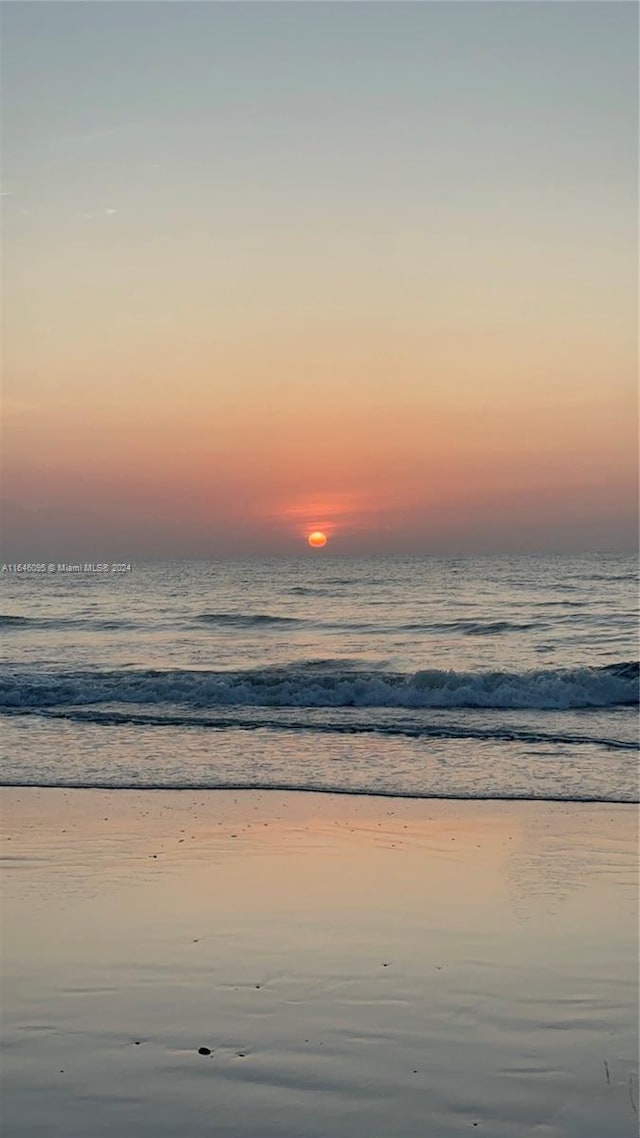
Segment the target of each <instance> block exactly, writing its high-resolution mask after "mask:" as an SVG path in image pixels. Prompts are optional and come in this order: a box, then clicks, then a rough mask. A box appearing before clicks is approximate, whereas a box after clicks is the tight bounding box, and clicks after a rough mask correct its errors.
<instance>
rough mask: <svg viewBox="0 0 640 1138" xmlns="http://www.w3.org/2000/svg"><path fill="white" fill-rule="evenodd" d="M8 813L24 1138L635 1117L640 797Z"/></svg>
mask: <svg viewBox="0 0 640 1138" xmlns="http://www.w3.org/2000/svg"><path fill="white" fill-rule="evenodd" d="M3 805H4V809H3V815H4V820H5V822H6V824H7V833H6V835H5V838H4V840H3V851H2V852H3V853H4V854H5V861H4V864H5V866H6V867H7V869H9V870H10V872H8V873H7V874H6V875H5V900H4V912H5V951H4V957H5V971H6V975H7V978H8V983H7V986H6V987H7V998H6V1000H5V1022H6V1027H7V1029H8V1030H7V1040H8V1042H7V1052H6V1054H7V1064H6V1069H7V1076H8V1078H9V1080H10V1082H11V1090H10V1091H8V1092H7V1096H6V1103H7V1113H8V1120H9V1123H10V1130H11V1133H12V1134H15V1135H16V1136H18V1138H22V1136H24V1138H26V1136H27V1135H29V1136H30V1138H31V1136H32V1135H34V1134H38V1133H41V1132H42V1133H44V1130H45V1128H46V1132H47V1134H48V1135H50V1134H53V1135H60V1136H62V1135H63V1134H64V1135H65V1138H66V1136H67V1135H70V1136H71V1138H74V1136H76V1135H78V1136H80V1135H83V1138H84V1136H85V1135H86V1134H87V1133H89V1132H93V1131H92V1130H91V1126H92V1125H94V1124H95V1117H96V1114H95V1112H96V1111H98V1117H99V1118H100V1125H101V1126H103V1128H104V1129H108V1128H109V1127H115V1128H116V1129H118V1132H120V1133H129V1134H132V1135H133V1134H135V1135H136V1136H138V1135H140V1136H141V1138H146V1135H147V1134H148V1135H151V1134H153V1135H154V1138H157V1136H158V1135H160V1136H164V1135H166V1136H167V1138H169V1135H172V1136H173V1135H175V1133H176V1132H177V1129H179V1131H180V1132H181V1133H184V1134H186V1135H188V1136H189V1138H191V1136H196V1135H198V1136H199V1135H200V1134H202V1135H204V1134H205V1133H206V1134H210V1133H211V1132H212V1126H213V1132H214V1133H216V1135H222V1136H223V1138H231V1136H241V1138H245V1136H251V1138H253V1136H255V1138H258V1136H260V1138H271V1136H273V1138H275V1136H276V1135H278V1136H284V1138H289V1136H290V1138H294V1136H295V1138H299V1135H301V1134H305V1135H314V1136H316V1135H317V1136H318V1138H320V1136H321V1135H322V1136H326V1135H328V1134H330V1135H332V1136H334V1135H335V1138H343V1136H344V1138H346V1136H347V1135H348V1136H349V1138H353V1136H354V1135H355V1136H362V1138H364V1136H365V1135H366V1136H367V1138H389V1136H390V1135H394V1134H397V1135H399V1136H402V1138H414V1135H415V1138H417V1136H418V1135H420V1136H421V1138H423V1135H424V1134H425V1127H426V1128H427V1129H426V1132H429V1133H434V1134H437V1135H439V1136H440V1135H442V1136H443V1138H448V1136H449V1135H454V1134H459V1133H464V1132H466V1130H467V1129H471V1128H472V1127H473V1126H474V1124H477V1126H478V1128H482V1129H483V1130H484V1132H485V1133H488V1134H490V1135H492V1136H496V1138H499V1136H501V1135H504V1136H505V1138H506V1136H509V1138H519V1136H520V1135H522V1136H523V1138H524V1135H530V1134H531V1133H533V1132H534V1131H535V1130H536V1128H537V1129H539V1131H540V1133H545V1135H549V1136H552V1138H560V1136H561V1135H562V1136H570V1138H573V1136H574V1135H575V1138H577V1136H578V1135H580V1138H602V1135H603V1134H604V1133H606V1134H608V1135H611V1136H612V1138H617V1136H618V1135H620V1136H622V1135H626V1134H629V1133H631V1132H632V1128H631V1124H632V1123H633V1122H634V1116H633V1111H632V1108H631V1098H630V1094H629V1091H630V1090H631V1095H633V1093H634V1084H633V1080H634V1078H635V1067H634V1057H635V1051H636V1032H635V1021H634V1016H633V1014H632V1011H631V1010H630V1009H632V1008H633V1006H634V998H633V997H634V992H635V950H636V947H637V944H636V942H637V936H636V923H635V919H634V906H635V900H636V893H635V890H634V887H633V881H632V878H633V869H634V862H635V858H634V854H635V848H636V816H635V811H634V810H633V809H632V808H629V809H627V808H626V807H616V808H615V811H612V810H611V808H607V807H602V806H595V807H586V806H578V805H575V804H573V805H567V804H555V805H554V804H542V803H511V804H509V803H489V802H485V803H481V802H469V803H460V802H453V803H448V802H430V801H412V800H407V801H393V802H390V801H389V800H388V799H375V798H364V797H363V798H351V797H339V796H336V797H333V796H324V795H314V794H280V793H276V792H274V793H260V792H243V793H239V794H238V793H234V792H212V793H204V794H203V793H198V794H193V793H192V792H184V793H175V792H156V793H154V794H149V793H143V792H120V791H115V792H103V791H60V790H58V791H54V790H47V791H38V790H13V791H7V792H6V793H5V794H4V796H3ZM202 1048H206V1049H207V1050H208V1051H209V1052H210V1054H199V1053H198V1052H199V1049H202ZM605 1063H606V1065H607V1066H606V1070H607V1071H608V1072H609V1081H607V1078H606V1077H605V1066H604V1064H605ZM630 1079H631V1083H629V1080H630ZM87 1127H88V1129H87Z"/></svg>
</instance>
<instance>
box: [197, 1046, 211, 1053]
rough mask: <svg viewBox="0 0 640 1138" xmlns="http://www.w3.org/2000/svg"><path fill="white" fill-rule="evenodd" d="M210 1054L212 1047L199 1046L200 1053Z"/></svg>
mask: <svg viewBox="0 0 640 1138" xmlns="http://www.w3.org/2000/svg"><path fill="white" fill-rule="evenodd" d="M210 1054H211V1048H210V1047H199V1048H198V1055H210Z"/></svg>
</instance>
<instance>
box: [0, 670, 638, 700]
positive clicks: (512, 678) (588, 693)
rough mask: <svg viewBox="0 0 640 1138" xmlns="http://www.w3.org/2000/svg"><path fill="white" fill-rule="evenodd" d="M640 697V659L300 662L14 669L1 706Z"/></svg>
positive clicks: (0, 688)
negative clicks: (413, 664) (519, 667)
mask: <svg viewBox="0 0 640 1138" xmlns="http://www.w3.org/2000/svg"><path fill="white" fill-rule="evenodd" d="M637 698H638V665H637V664H636V663H633V662H627V663H619V664H614V665H608V666H605V667H599V668H586V667H584V668H560V669H554V668H548V669H540V670H535V671H526V672H498V671H488V672H480V671H479V672H458V671H453V670H452V671H443V670H440V669H435V668H433V669H425V670H422V671H418V672H415V673H414V674H402V673H391V672H370V671H364V670H362V671H359V670H350V671H343V670H337V669H336V670H333V669H332V670H327V669H325V668H323V667H322V666H317V665H315V666H314V665H311V666H307V667H301V666H299V665H296V666H290V667H282V668H265V669H250V670H244V671H229V672H221V671H189V670H172V671H147V670H138V671H117V672H113V671H105V672H101V671H82V672H65V673H55V672H54V673H52V672H49V673H42V672H31V673H13V674H10V675H5V676H4V677H3V678H2V680H0V707H5V708H12V709H19V708H25V709H37V708H39V707H42V708H47V707H56V706H65V705H67V706H68V705H85V704H96V703H113V702H118V703H138V704H162V703H180V704H186V705H188V706H193V707H220V706H231V705H243V706H250V707H310V708H311V707H402V708H429V707H432V708H451V707H459V708H535V709H539V710H546V709H549V710H562V709H570V708H589V707H592V708H593V707H615V706H621V705H629V704H633V703H635V702H636V701H637Z"/></svg>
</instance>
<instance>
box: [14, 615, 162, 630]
mask: <svg viewBox="0 0 640 1138" xmlns="http://www.w3.org/2000/svg"><path fill="white" fill-rule="evenodd" d="M139 627H140V625H139V624H138V623H137V622H136V621H133V620H118V619H116V618H112V617H105V618H100V617H85V616H55V617H53V616H20V615H17V614H16V615H14V614H12V613H0V628H4V629H7V630H8V629H23V630H25V631H30V630H31V629H33V630H35V631H46V630H47V629H53V630H56V629H60V630H64V629H67V628H74V629H82V630H85V631H87V632H118V631H120V630H122V631H126V632H130V631H131V630H132V629H135V628H139Z"/></svg>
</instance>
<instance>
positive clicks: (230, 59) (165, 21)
mask: <svg viewBox="0 0 640 1138" xmlns="http://www.w3.org/2000/svg"><path fill="white" fill-rule="evenodd" d="M637 22H638V9H637V6H636V5H635V4H634V3H625V2H622V3H616V2H614V3H609V2H603V3H598V2H587V3H582V2H581V0H569V2H562V0H558V2H555V0H551V2H545V0H533V2H528V3H524V2H516V0H506V2H500V0H497V2H493V0H487V2H485V0H469V2H464V0H462V2H452V0H443V2H428V0H424V2H418V3H405V2H401V0H400V2H393V0H389V2H382V3H369V2H362V3H349V2H339V0H338V2H330V0H321V2H313V0H312V2H308V3H306V2H294V3H279V2H276V3H270V2H261V0H259V2H256V3H252V2H245V3H241V2H229V3H213V2H206V0H203V2H199V3H198V2H196V3H192V2H190V0H184V2H171V0H169V2H164V3H159V2H153V0H151V2H136V0H133V2H127V3H115V2H111V0H108V2H104V3H103V2H100V0H98V2H92V3H82V2H77V3H76V2H73V3H67V2H62V3H49V2H45V3H39V2H35V3H8V4H5V5H4V19H3V24H4V31H3V80H2V87H3V89H2V96H3V105H4V112H3V151H4V161H3V185H2V193H3V197H2V206H3V213H4V233H3V237H4V295H5V304H4V352H3V356H4V361H3V362H4V369H3V370H4V381H3V415H4V417H3V435H2V439H3V454H4V461H3V478H2V483H3V487H2V496H3V500H4V508H3V514H4V525H3V531H4V543H3V559H4V560H7V559H9V560H11V559H13V560H22V559H42V560H48V559H49V558H54V559H66V560H74V559H77V558H81V559H85V560H103V559H104V560H122V559H131V558H134V559H135V558H137V559H142V558H147V557H194V558H196V557H215V556H240V555H242V556H245V555H263V554H268V555H274V556H278V555H290V554H293V553H296V552H298V551H301V550H303V549H304V548H305V540H306V536H307V534H308V533H309V532H310V531H311V530H315V529H320V530H323V531H324V532H325V533H326V534H327V536H328V538H329V541H328V543H327V546H326V547H325V550H324V551H323V552H322V553H315V554H312V556H325V555H326V553H327V552H328V551H333V552H336V553H338V552H339V553H345V554H371V553H382V554H387V553H388V554H393V553H417V554H422V553H424V554H428V553H436V554H443V553H444V554H446V553H455V554H458V553H466V552H468V553H474V552H487V553H491V552H502V551H504V552H519V551H527V550H532V551H563V550H568V551H580V550H601V549H611V550H624V549H632V548H635V545H636V518H637V453H636V452H637V441H636V438H637V434H636V432H637V407H636V404H637V392H636V383H637V346H638V339H637V337H638V328H637V301H638V290H637V190H638V187H637V161H638V147H637V124H638V109H637V81H638V59H637Z"/></svg>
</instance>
